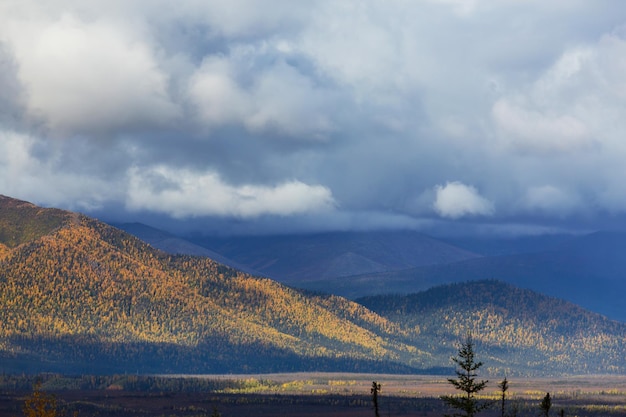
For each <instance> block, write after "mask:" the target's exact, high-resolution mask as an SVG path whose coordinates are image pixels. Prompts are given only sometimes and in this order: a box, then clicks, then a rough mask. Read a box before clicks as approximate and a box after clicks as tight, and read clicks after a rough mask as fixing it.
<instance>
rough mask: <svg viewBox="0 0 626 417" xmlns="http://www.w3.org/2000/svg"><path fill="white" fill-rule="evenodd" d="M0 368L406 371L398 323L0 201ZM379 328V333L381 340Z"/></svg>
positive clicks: (86, 221)
mask: <svg viewBox="0 0 626 417" xmlns="http://www.w3.org/2000/svg"><path fill="white" fill-rule="evenodd" d="M0 213H2V214H1V216H0V220H1V221H0V230H2V234H1V236H3V240H2V244H3V247H4V248H5V250H4V252H3V256H2V259H0V302H1V304H2V306H3V308H2V309H1V310H0V322H2V323H3V326H2V328H0V352H1V356H2V362H1V363H2V367H3V371H10V370H13V371H16V370H24V369H28V370H49V371H50V370H52V371H55V370H62V371H66V372H67V371H74V372H84V371H92V372H120V371H129V372H136V371H140V372H203V373H211V372H235V371H237V372H248V371H256V372H268V371H277V370H281V371H286V370H314V369H337V370H356V369H368V370H372V371H373V370H378V371H383V370H386V371H389V370H391V371H394V372H398V371H406V370H408V369H410V368H409V367H407V366H406V365H403V364H402V363H401V361H399V360H398V358H399V356H400V354H401V353H402V352H405V351H407V350H408V349H410V347H409V346H407V345H406V344H404V343H403V342H400V341H397V340H396V339H397V338H396V337H395V336H394V335H399V334H400V330H399V329H398V328H397V326H394V325H393V324H392V323H388V322H387V321H386V320H384V319H382V318H380V317H379V316H377V315H376V314H373V313H371V312H369V311H367V310H366V309H364V308H362V307H361V306H359V305H357V304H355V303H353V302H350V301H347V300H342V301H341V303H342V304H343V305H344V308H347V309H349V310H350V311H352V312H353V314H356V315H358V324H357V323H355V322H353V321H350V320H347V319H346V318H344V317H343V316H344V315H345V312H343V311H342V312H341V314H338V313H336V312H334V311H332V310H331V309H330V308H329V307H328V306H327V304H328V302H327V301H324V303H322V302H320V301H318V299H317V298H313V297H308V296H305V295H303V294H302V293H301V292H299V291H296V290H293V289H291V288H288V287H285V286H284V285H281V284H279V283H277V282H275V281H272V280H269V279H264V278H256V277H252V276H250V275H247V274H244V273H241V272H238V271H236V270H234V269H231V268H228V267H226V266H223V265H221V264H218V263H217V262H215V261H213V260H211V259H209V258H204V257H191V256H175V255H169V254H165V253H164V252H161V251H159V250H156V249H154V248H152V247H151V246H149V245H147V244H145V243H144V242H142V241H140V240H139V239H137V238H135V237H134V236H131V235H129V234H127V233H125V232H123V231H121V230H119V229H116V228H113V227H111V226H109V225H106V224H104V223H101V222H99V221H97V220H94V219H90V218H87V217H85V216H81V215H78V214H74V213H69V212H63V211H60V210H54V209H42V208H38V207H35V206H33V205H32V204H29V203H26V202H21V201H17V200H13V199H9V198H6V197H3V198H2V199H0ZM381 335H385V336H387V338H385V339H383V338H382V337H381Z"/></svg>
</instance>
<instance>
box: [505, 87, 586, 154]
mask: <svg viewBox="0 0 626 417" xmlns="http://www.w3.org/2000/svg"><path fill="white" fill-rule="evenodd" d="M493 116H494V119H495V122H496V124H497V126H498V127H499V128H500V129H501V135H503V136H504V138H505V140H508V141H510V143H511V145H512V146H513V148H514V149H515V150H517V151H520V152H523V153H535V154H550V153H563V152H575V151H580V150H585V149H588V148H590V147H591V146H592V144H593V141H592V140H591V136H590V134H589V131H588V129H587V128H586V126H585V125H584V123H582V122H581V121H580V120H578V119H577V118H575V117H573V116H570V115H546V114H542V113H540V112H538V111H536V110H527V109H524V108H522V107H521V106H516V105H514V104H512V103H510V102H508V101H507V100H504V99H502V100H498V101H497V102H496V103H495V104H494V106H493Z"/></svg>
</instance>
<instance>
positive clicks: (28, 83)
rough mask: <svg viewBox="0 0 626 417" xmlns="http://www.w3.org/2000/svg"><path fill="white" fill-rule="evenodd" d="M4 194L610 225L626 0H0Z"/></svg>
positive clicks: (254, 216) (297, 222)
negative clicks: (625, 0) (174, 0)
mask: <svg viewBox="0 0 626 417" xmlns="http://www.w3.org/2000/svg"><path fill="white" fill-rule="evenodd" d="M0 194H4V195H8V196H11V197H16V198H21V199H25V200H28V201H31V202H34V203H36V204H40V205H44V206H55V207H61V208H66V209H71V210H77V211H81V212H84V213H86V214H90V215H94V216H96V217H99V218H102V219H105V220H109V221H137V220H139V221H141V220H143V221H146V222H152V224H153V225H158V224H162V225H167V226H168V227H179V228H180V227H186V228H188V229H189V228H194V227H195V228H199V229H201V230H205V231H207V232H221V233H230V232H234V233H235V232H236V233H247V232H255V233H256V232H266V233H268V232H272V231H276V232H285V231H288V230H354V229H368V228H405V227H406V228H412V229H419V230H424V231H430V232H435V231H439V232H440V231H442V230H467V231H500V232H502V231H514V232H520V233H537V232H550V231H563V230H595V229H603V228H613V227H620V225H621V224H624V225H626V222H625V221H624V219H626V2H624V1H622V0H613V1H603V0H593V1H591V0H588V1H578V0H551V1H545V0H386V1H382V0H381V1H373V0H372V1H369V0H364V1H349V0H345V1H342V0H339V1H338V0H328V1H314V0H313V1H310V0H307V1H294V0H229V1H221V0H215V1H213V0H189V1H187V0H181V1H176V2H171V1H163V0H138V1H128V0H102V1H100V0H93V1H80V0H46V1H40V0H0ZM154 223H158V224H154Z"/></svg>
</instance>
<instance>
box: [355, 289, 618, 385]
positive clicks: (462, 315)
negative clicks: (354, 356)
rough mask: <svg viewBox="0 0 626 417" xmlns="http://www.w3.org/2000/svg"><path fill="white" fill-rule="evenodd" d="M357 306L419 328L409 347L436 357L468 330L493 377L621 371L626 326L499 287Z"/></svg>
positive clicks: (393, 298)
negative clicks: (564, 371) (563, 371)
mask: <svg viewBox="0 0 626 417" xmlns="http://www.w3.org/2000/svg"><path fill="white" fill-rule="evenodd" d="M358 302H359V303H360V304H362V305H363V306H365V307H367V308H368V309H370V310H373V311H375V312H376V313H378V314H380V315H381V316H383V317H385V318H387V319H388V320H389V321H391V322H394V323H396V324H398V325H400V326H402V327H404V328H419V331H420V340H415V343H413V344H414V345H415V346H417V347H418V348H420V349H422V350H424V351H428V352H432V353H433V354H434V355H435V356H439V355H441V354H444V353H445V352H450V346H451V345H452V344H454V343H455V342H457V341H458V340H460V339H461V338H462V337H463V336H464V332H466V331H470V332H472V334H473V336H474V338H475V340H476V341H477V345H478V347H477V349H478V351H480V352H481V358H482V359H481V360H484V362H485V363H486V366H487V367H488V368H489V369H490V371H491V372H492V373H499V374H502V373H509V374H510V373H511V372H515V370H516V369H517V370H520V369H525V370H526V372H529V373H534V372H547V373H556V372H558V370H559V369H562V367H563V366H565V367H568V368H570V369H572V370H575V372H593V371H591V370H592V369H593V370H598V369H602V370H604V371H606V372H624V371H625V370H626V368H624V365H625V364H626V360H625V358H624V357H623V353H624V350H625V349H626V325H624V324H623V323H619V322H616V321H612V320H609V319H607V318H606V317H604V316H601V315H599V314H595V313H590V312H588V311H586V310H584V309H582V308H580V307H578V306H576V305H574V304H571V303H568V302H566V301H563V300H559V299H556V298H552V297H547V296H544V295H541V294H538V293H535V292H533V291H529V290H523V289H520V288H516V287H514V286H511V285H509V284H506V283H503V282H498V281H476V282H466V283H456V284H450V285H444V286H439V287H435V288H432V289H430V290H428V291H424V292H421V293H417V294H412V295H407V296H398V295H381V296H374V297H365V298H361V299H359V300H358ZM411 364H412V365H414V366H418V365H419V364H418V363H415V362H412V363H411ZM424 365H428V364H424Z"/></svg>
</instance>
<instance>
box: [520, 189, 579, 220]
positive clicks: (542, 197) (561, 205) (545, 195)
mask: <svg viewBox="0 0 626 417" xmlns="http://www.w3.org/2000/svg"><path fill="white" fill-rule="evenodd" d="M521 205H522V207H523V208H524V209H525V210H528V211H531V212H532V211H540V212H543V213H546V214H554V215H557V216H565V215H567V214H570V213H572V212H574V211H576V210H579V209H581V208H582V200H581V198H580V197H579V196H578V195H576V194H574V193H572V192H568V191H565V190H563V189H561V188H558V187H555V186H553V185H542V186H536V187H530V188H529V189H528V190H527V191H526V194H525V195H524V197H523V200H522V203H521Z"/></svg>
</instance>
